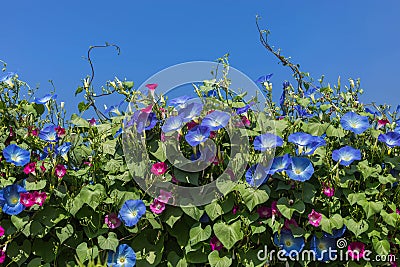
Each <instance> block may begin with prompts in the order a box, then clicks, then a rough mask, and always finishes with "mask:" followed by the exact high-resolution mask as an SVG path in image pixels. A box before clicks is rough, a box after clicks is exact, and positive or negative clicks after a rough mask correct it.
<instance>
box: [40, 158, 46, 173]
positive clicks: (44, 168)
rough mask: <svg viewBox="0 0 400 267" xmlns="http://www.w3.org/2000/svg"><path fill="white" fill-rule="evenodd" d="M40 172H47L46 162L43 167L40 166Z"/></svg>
mask: <svg viewBox="0 0 400 267" xmlns="http://www.w3.org/2000/svg"><path fill="white" fill-rule="evenodd" d="M40 170H41V171H42V172H45V171H46V167H45V166H44V161H43V162H42V165H41V166H40Z"/></svg>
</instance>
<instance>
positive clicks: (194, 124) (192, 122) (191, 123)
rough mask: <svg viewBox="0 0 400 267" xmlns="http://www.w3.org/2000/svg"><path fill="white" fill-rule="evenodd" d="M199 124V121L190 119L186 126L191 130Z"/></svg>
mask: <svg viewBox="0 0 400 267" xmlns="http://www.w3.org/2000/svg"><path fill="white" fill-rule="evenodd" d="M197 125H199V124H198V123H197V122H195V121H190V122H188V123H187V124H186V127H187V129H188V131H190V130H191V129H193V128H194V127H195V126H197Z"/></svg>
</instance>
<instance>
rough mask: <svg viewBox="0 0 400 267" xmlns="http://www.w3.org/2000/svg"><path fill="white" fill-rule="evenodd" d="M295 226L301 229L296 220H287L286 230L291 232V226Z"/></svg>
mask: <svg viewBox="0 0 400 267" xmlns="http://www.w3.org/2000/svg"><path fill="white" fill-rule="evenodd" d="M291 225H293V226H294V227H299V225H298V224H297V222H296V220H295V219H293V218H292V219H290V220H285V226H284V228H285V229H287V230H290V226H291Z"/></svg>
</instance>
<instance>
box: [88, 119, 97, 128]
mask: <svg viewBox="0 0 400 267" xmlns="http://www.w3.org/2000/svg"><path fill="white" fill-rule="evenodd" d="M88 121H89V124H90V126H95V125H96V119H95V118H91V119H90V120H88Z"/></svg>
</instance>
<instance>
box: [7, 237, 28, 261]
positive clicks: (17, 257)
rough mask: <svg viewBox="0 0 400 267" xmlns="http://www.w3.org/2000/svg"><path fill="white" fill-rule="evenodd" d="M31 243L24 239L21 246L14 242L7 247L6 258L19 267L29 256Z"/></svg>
mask: <svg viewBox="0 0 400 267" xmlns="http://www.w3.org/2000/svg"><path fill="white" fill-rule="evenodd" d="M31 247H32V245H31V242H30V241H29V240H28V239H25V240H24V242H23V243H22V245H21V246H19V245H18V244H17V242H16V241H15V240H14V241H12V242H11V243H10V244H9V245H8V246H7V256H8V257H10V258H11V259H12V260H13V261H15V262H16V263H17V264H18V266H21V265H22V264H23V263H24V262H25V261H26V260H27V259H28V258H29V256H30V254H31Z"/></svg>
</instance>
